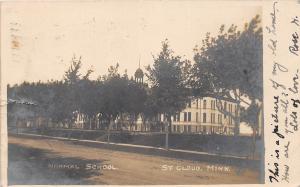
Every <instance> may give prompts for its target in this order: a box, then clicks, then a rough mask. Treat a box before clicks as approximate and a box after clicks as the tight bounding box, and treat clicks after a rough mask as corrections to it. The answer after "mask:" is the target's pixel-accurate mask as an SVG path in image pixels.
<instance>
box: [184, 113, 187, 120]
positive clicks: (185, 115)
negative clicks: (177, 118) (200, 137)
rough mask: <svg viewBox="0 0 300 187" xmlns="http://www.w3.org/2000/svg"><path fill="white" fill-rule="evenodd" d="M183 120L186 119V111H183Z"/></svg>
mask: <svg viewBox="0 0 300 187" xmlns="http://www.w3.org/2000/svg"><path fill="white" fill-rule="evenodd" d="M183 121H187V113H186V112H184V113H183Z"/></svg>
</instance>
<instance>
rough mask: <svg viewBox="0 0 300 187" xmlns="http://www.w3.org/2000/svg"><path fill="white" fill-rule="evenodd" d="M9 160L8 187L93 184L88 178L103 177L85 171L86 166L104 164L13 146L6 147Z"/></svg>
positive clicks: (97, 173) (93, 171) (96, 172)
mask: <svg viewBox="0 0 300 187" xmlns="http://www.w3.org/2000/svg"><path fill="white" fill-rule="evenodd" d="M8 160H9V162H8V183H9V185H20V184H22V185H58V184H59V185H78V184H86V185H87V184H93V183H92V182H90V181H89V180H88V178H90V177H93V176H96V175H102V174H101V170H100V169H93V170H88V169H86V164H97V165H100V164H101V163H103V161H104V160H86V159H83V158H77V157H61V156H59V155H57V154H55V153H54V152H50V151H45V150H42V149H36V148H29V147H22V146H19V145H16V144H9V145H8ZM97 184H99V183H97ZM103 184H104V183H103Z"/></svg>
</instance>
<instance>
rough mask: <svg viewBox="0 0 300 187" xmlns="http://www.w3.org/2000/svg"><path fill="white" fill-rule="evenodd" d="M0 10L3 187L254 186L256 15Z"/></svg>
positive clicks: (259, 56)
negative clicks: (3, 96) (5, 155)
mask: <svg viewBox="0 0 300 187" xmlns="http://www.w3.org/2000/svg"><path fill="white" fill-rule="evenodd" d="M1 11H2V15H4V16H2V17H1V22H2V25H5V26H6V27H4V28H3V27H2V38H5V40H4V41H2V47H3V48H5V50H6V53H5V55H6V56H5V57H6V58H5V59H6V60H7V61H5V62H3V61H2V63H4V65H3V64H2V66H4V69H5V73H6V76H5V86H7V133H8V169H7V177H8V184H9V185H104V184H105V185H200V184H263V183H264V182H265V155H264V153H265V147H264V119H263V116H264V115H263V114H264V113H263V112H264V111H263V29H262V11H263V9H262V7H261V6H258V5H255V4H251V3H242V2H239V3H238V2H236V1H230V2H227V1H222V2H220V1H212V2H206V1H154V0H153V1H151V0H150V1H137V0H132V1H129V0H128V1H99V2H98V1H95V2H94V1H93V2H76V1H74V2H4V3H2V9H1ZM2 68H3V67H2ZM2 83H3V82H2Z"/></svg>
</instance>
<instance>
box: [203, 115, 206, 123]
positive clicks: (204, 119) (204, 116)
mask: <svg viewBox="0 0 300 187" xmlns="http://www.w3.org/2000/svg"><path fill="white" fill-rule="evenodd" d="M203 123H206V113H203Z"/></svg>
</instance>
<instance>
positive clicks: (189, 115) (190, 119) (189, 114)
mask: <svg viewBox="0 0 300 187" xmlns="http://www.w3.org/2000/svg"><path fill="white" fill-rule="evenodd" d="M188 121H192V113H191V112H188Z"/></svg>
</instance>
